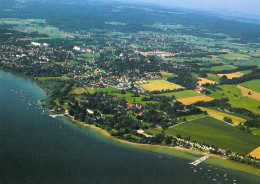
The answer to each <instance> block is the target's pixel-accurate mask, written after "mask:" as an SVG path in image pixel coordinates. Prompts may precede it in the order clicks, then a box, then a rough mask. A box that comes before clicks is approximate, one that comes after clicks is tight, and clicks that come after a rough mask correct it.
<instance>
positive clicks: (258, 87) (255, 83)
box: [240, 79, 260, 93]
mask: <svg viewBox="0 0 260 184" xmlns="http://www.w3.org/2000/svg"><path fill="white" fill-rule="evenodd" d="M240 85H241V86H244V87H246V88H248V89H251V90H253V91H256V92H258V93H260V79H255V80H251V81H248V82H244V83H242V84H240Z"/></svg>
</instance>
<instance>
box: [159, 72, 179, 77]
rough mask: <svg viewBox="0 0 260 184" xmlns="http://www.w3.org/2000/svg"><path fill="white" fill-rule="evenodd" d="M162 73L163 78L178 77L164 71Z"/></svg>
mask: <svg viewBox="0 0 260 184" xmlns="http://www.w3.org/2000/svg"><path fill="white" fill-rule="evenodd" d="M160 73H161V75H162V77H163V78H169V77H175V76H176V75H174V74H173V73H169V72H164V71H161V72H160Z"/></svg>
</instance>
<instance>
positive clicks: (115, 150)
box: [0, 70, 260, 184]
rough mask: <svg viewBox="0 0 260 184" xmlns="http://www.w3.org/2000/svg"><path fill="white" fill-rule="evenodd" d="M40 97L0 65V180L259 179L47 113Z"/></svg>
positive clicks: (186, 183)
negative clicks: (142, 145)
mask: <svg viewBox="0 0 260 184" xmlns="http://www.w3.org/2000/svg"><path fill="white" fill-rule="evenodd" d="M44 98H46V94H45V92H44V91H43V90H42V89H40V88H39V87H38V86H36V85H35V84H34V83H32V82H31V81H30V80H27V79H23V78H21V77H18V76H16V75H13V74H11V73H9V72H4V71H1V70H0V183H5V184H9V183H10V184H13V183H19V184H21V183H22V184H23V183H54V184H56V183H63V184H64V183H65V184H67V183H68V184H71V183H77V184H80V183H113V184H114V183H129V184H130V183H131V184H132V183H156V184H157V183H173V184H193V183H198V184H199V183H203V184H204V183H207V184H208V183H227V184H230V183H237V184H238V183H241V184H245V183H247V184H250V183H252V184H255V183H256V184H259V183H260V179H259V176H256V175H253V174H248V173H245V172H241V171H235V170H230V169H227V168H224V167H221V166H219V165H215V166H214V165H212V164H211V162H210V160H209V161H207V162H206V163H202V164H200V165H198V166H197V167H194V166H191V165H189V164H188V163H189V162H190V161H191V159H193V158H194V159H196V158H198V157H199V156H198V155H193V154H190V153H187V152H181V151H175V150H174V151H172V152H173V153H170V151H169V150H163V149H161V150H159V151H158V149H160V148H149V149H148V148H147V149H139V148H138V147H136V146H132V145H126V144H123V143H119V142H116V141H114V140H112V139H109V138H107V137H105V136H103V135H101V134H100V133H98V132H96V131H94V130H93V129H91V128H87V129H86V128H83V127H81V126H78V125H76V124H73V123H71V122H70V121H69V120H67V119H66V118H64V117H60V118H55V119H54V118H51V117H49V116H48V111H47V110H45V111H44V112H43V110H42V109H40V107H39V105H38V104H37V101H38V100H40V99H44ZM160 152H162V153H160ZM174 152H175V153H174ZM222 162H223V163H224V162H225V161H222Z"/></svg>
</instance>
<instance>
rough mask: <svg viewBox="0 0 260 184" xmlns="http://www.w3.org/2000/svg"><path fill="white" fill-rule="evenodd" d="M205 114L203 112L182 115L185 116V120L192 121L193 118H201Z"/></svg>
mask: <svg viewBox="0 0 260 184" xmlns="http://www.w3.org/2000/svg"><path fill="white" fill-rule="evenodd" d="M205 116H206V115H204V114H195V115H189V116H183V117H185V119H186V121H193V120H196V119H200V118H203V117H205Z"/></svg>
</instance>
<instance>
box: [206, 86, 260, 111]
mask: <svg viewBox="0 0 260 184" xmlns="http://www.w3.org/2000/svg"><path fill="white" fill-rule="evenodd" d="M219 87H220V88H221V89H222V90H216V91H212V90H210V92H211V94H210V95H209V96H210V97H212V98H216V99H220V98H228V99H229V103H230V104H231V105H232V106H233V107H241V108H246V109H249V110H251V111H253V112H255V113H258V114H259V113H260V109H258V106H259V102H258V101H256V100H253V99H251V98H248V97H246V96H243V95H242V93H241V90H240V89H238V88H237V86H236V85H220V86H219Z"/></svg>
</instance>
